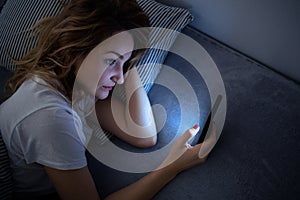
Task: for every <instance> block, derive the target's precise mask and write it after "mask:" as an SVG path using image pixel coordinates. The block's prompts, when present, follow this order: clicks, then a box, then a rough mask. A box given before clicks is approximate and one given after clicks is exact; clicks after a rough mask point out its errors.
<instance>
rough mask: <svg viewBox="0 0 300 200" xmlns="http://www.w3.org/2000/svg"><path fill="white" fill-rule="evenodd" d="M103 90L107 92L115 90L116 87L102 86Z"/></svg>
mask: <svg viewBox="0 0 300 200" xmlns="http://www.w3.org/2000/svg"><path fill="white" fill-rule="evenodd" d="M102 88H104V89H105V90H112V89H113V88H114V86H105V85H104V86H102Z"/></svg>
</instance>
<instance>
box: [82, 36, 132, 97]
mask: <svg viewBox="0 0 300 200" xmlns="http://www.w3.org/2000/svg"><path fill="white" fill-rule="evenodd" d="M133 47H134V42H133V39H132V36H131V35H130V34H129V33H128V32H121V33H119V34H117V35H114V36H112V37H110V38H109V39H107V40H105V41H104V42H102V43H101V44H99V45H98V46H96V47H95V48H94V49H93V50H92V51H91V52H90V53H89V54H88V55H87V56H86V57H85V59H84V60H83V62H82V64H81V65H80V68H79V70H78V72H77V78H76V79H77V81H78V82H79V83H80V85H81V86H83V87H84V88H85V89H86V90H87V91H88V92H89V93H91V94H95V97H96V98H97V99H105V98H107V96H108V95H109V92H110V91H111V90H112V89H113V87H114V86H115V85H116V84H122V83H123V82H124V76H123V65H124V63H125V62H126V61H127V60H128V59H129V58H130V57H131V52H132V50H133Z"/></svg>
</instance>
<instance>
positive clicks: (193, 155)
mask: <svg viewBox="0 0 300 200" xmlns="http://www.w3.org/2000/svg"><path fill="white" fill-rule="evenodd" d="M147 26H149V21H148V18H147V16H146V15H145V13H143V12H142V10H141V9H140V7H139V6H138V5H137V3H136V2H135V1H134V0H126V1H125V0H101V1H99V0H73V1H71V3H69V4H67V5H66V6H65V8H64V10H63V12H62V13H61V14H59V15H58V16H56V17H51V18H47V19H44V20H43V21H41V22H40V23H39V24H38V26H37V27H36V28H37V29H36V30H37V31H38V32H37V33H38V37H39V44H38V46H37V47H36V48H34V49H33V50H32V51H30V52H29V53H28V54H27V55H26V56H25V57H24V58H23V59H22V60H21V61H18V62H17V64H18V65H19V66H18V69H17V71H16V72H15V74H14V76H13V77H12V79H11V80H10V81H9V86H10V88H11V91H12V94H11V96H10V97H9V98H8V99H7V100H6V101H5V102H4V103H3V104H1V106H0V117H1V122H0V131H1V133H2V137H3V139H4V142H5V144H6V147H7V149H8V153H9V157H10V159H11V167H12V169H13V178H14V182H15V192H14V197H15V198H16V199H18V198H19V199H24V198H30V199H35V198H36V199H59V198H61V199H72V200H74V199H100V197H99V195H98V192H97V190H96V187H95V184H94V182H93V178H92V177H91V174H90V172H89V170H88V167H87V161H86V158H85V144H86V143H85V142H86V140H87V136H86V135H82V134H81V133H84V126H85V123H84V121H82V119H81V118H80V117H78V113H77V112H76V111H75V110H74V109H73V107H72V104H73V102H74V101H75V99H74V97H76V100H78V96H79V97H80V95H78V94H80V92H81V90H82V91H85V92H86V93H85V94H84V95H82V98H83V99H84V96H85V95H94V97H95V99H96V101H97V102H96V114H97V119H94V120H98V121H99V122H100V124H101V127H103V128H104V129H106V130H108V131H110V132H112V133H113V134H114V135H116V136H117V137H119V138H121V139H123V140H125V141H126V142H128V143H130V144H132V145H135V146H138V147H142V148H146V147H150V146H153V145H155V143H156V128H155V123H154V120H153V115H152V112H151V107H150V103H149V100H148V98H147V95H146V93H145V91H144V89H143V87H142V85H141V82H140V79H139V75H138V73H137V71H136V68H135V66H134V63H135V61H136V59H137V58H138V55H139V53H140V52H139V51H135V50H134V48H135V46H136V45H137V44H138V43H139V42H141V41H142V39H143V38H144V37H142V35H141V36H140V37H138V38H139V41H137V40H136V39H135V38H134V37H133V35H132V34H131V33H130V31H129V30H130V29H133V28H139V27H147ZM144 42H146V41H144ZM129 69H130V70H129ZM127 71H128V73H126V75H125V77H126V78H124V72H127ZM75 83H76V84H77V83H78V84H79V88H80V91H78V90H74V88H75V87H74V85H75ZM95 83H96V84H95ZM123 83H124V85H125V87H124V88H125V93H126V96H129V97H130V98H127V99H126V101H125V102H123V101H120V100H118V99H117V98H114V95H111V91H112V90H113V89H114V87H115V86H116V85H117V84H123ZM112 108H113V109H112ZM114 109H116V110H117V112H118V113H117V114H116V113H114ZM2 119H3V120H2ZM74 119H75V120H74ZM78 124H79V125H78ZM78 127H82V130H81V131H79V130H78ZM198 129H199V128H198V127H197V126H195V127H194V128H191V129H189V130H188V131H186V133H184V134H183V135H182V136H181V137H180V138H179V139H178V140H177V141H176V142H175V144H174V145H173V147H172V149H171V151H170V153H169V155H168V157H167V158H166V160H165V161H164V162H163V163H162V164H161V166H160V167H159V168H158V169H157V170H154V171H153V172H151V173H149V174H148V175H146V176H145V177H143V178H142V179H140V180H139V181H137V182H135V183H133V184H131V185H129V186H127V187H125V188H123V189H121V190H119V191H117V192H115V193H113V194H111V195H109V196H108V197H107V199H118V200H119V199H150V198H152V197H153V196H154V195H155V193H156V192H158V191H159V190H160V189H161V188H163V186H164V185H165V184H167V183H168V182H169V181H171V180H172V179H173V178H174V177H175V176H176V175H177V174H178V173H180V172H181V171H183V170H185V169H188V168H190V167H193V166H195V165H197V164H199V163H202V162H204V161H205V159H206V156H207V154H208V152H205V153H204V154H203V156H200V158H199V151H200V148H201V147H203V146H205V145H204V144H199V145H196V146H194V147H191V146H189V145H187V141H188V140H189V139H190V137H192V136H193V134H195V133H196V132H197V131H198ZM212 132H215V128H213V129H212ZM214 142H215V140H214V139H213V138H211V139H210V140H209V141H208V142H207V144H206V146H209V145H211V144H213V143H214Z"/></svg>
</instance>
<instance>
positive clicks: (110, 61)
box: [105, 59, 117, 66]
mask: <svg viewBox="0 0 300 200" xmlns="http://www.w3.org/2000/svg"><path fill="white" fill-rule="evenodd" d="M116 62H117V61H116V60H115V59H106V60H105V63H106V64H107V65H110V66H112V65H114V64H116Z"/></svg>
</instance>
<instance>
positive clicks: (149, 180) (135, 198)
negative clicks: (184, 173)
mask: <svg viewBox="0 0 300 200" xmlns="http://www.w3.org/2000/svg"><path fill="white" fill-rule="evenodd" d="M176 174H177V171H176V170H175V168H174V167H172V165H169V166H167V167H165V168H162V169H159V170H156V171H153V172H151V173H149V174H148V175H146V176H144V177H143V178H141V179H139V180H138V181H137V182H134V183H132V184H131V185H128V186H127V187H125V188H123V189H121V190H119V191H117V192H115V193H112V194H111V195H109V196H108V197H107V198H105V199H108V200H112V199H118V200H127V199H130V200H140V199H143V200H147V199H151V198H153V196H154V195H155V194H156V193H157V192H158V191H160V190H161V189H162V188H163V187H164V186H165V185H166V184H167V183H168V182H170V181H171V180H172V179H173V178H175V176H176Z"/></svg>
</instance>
